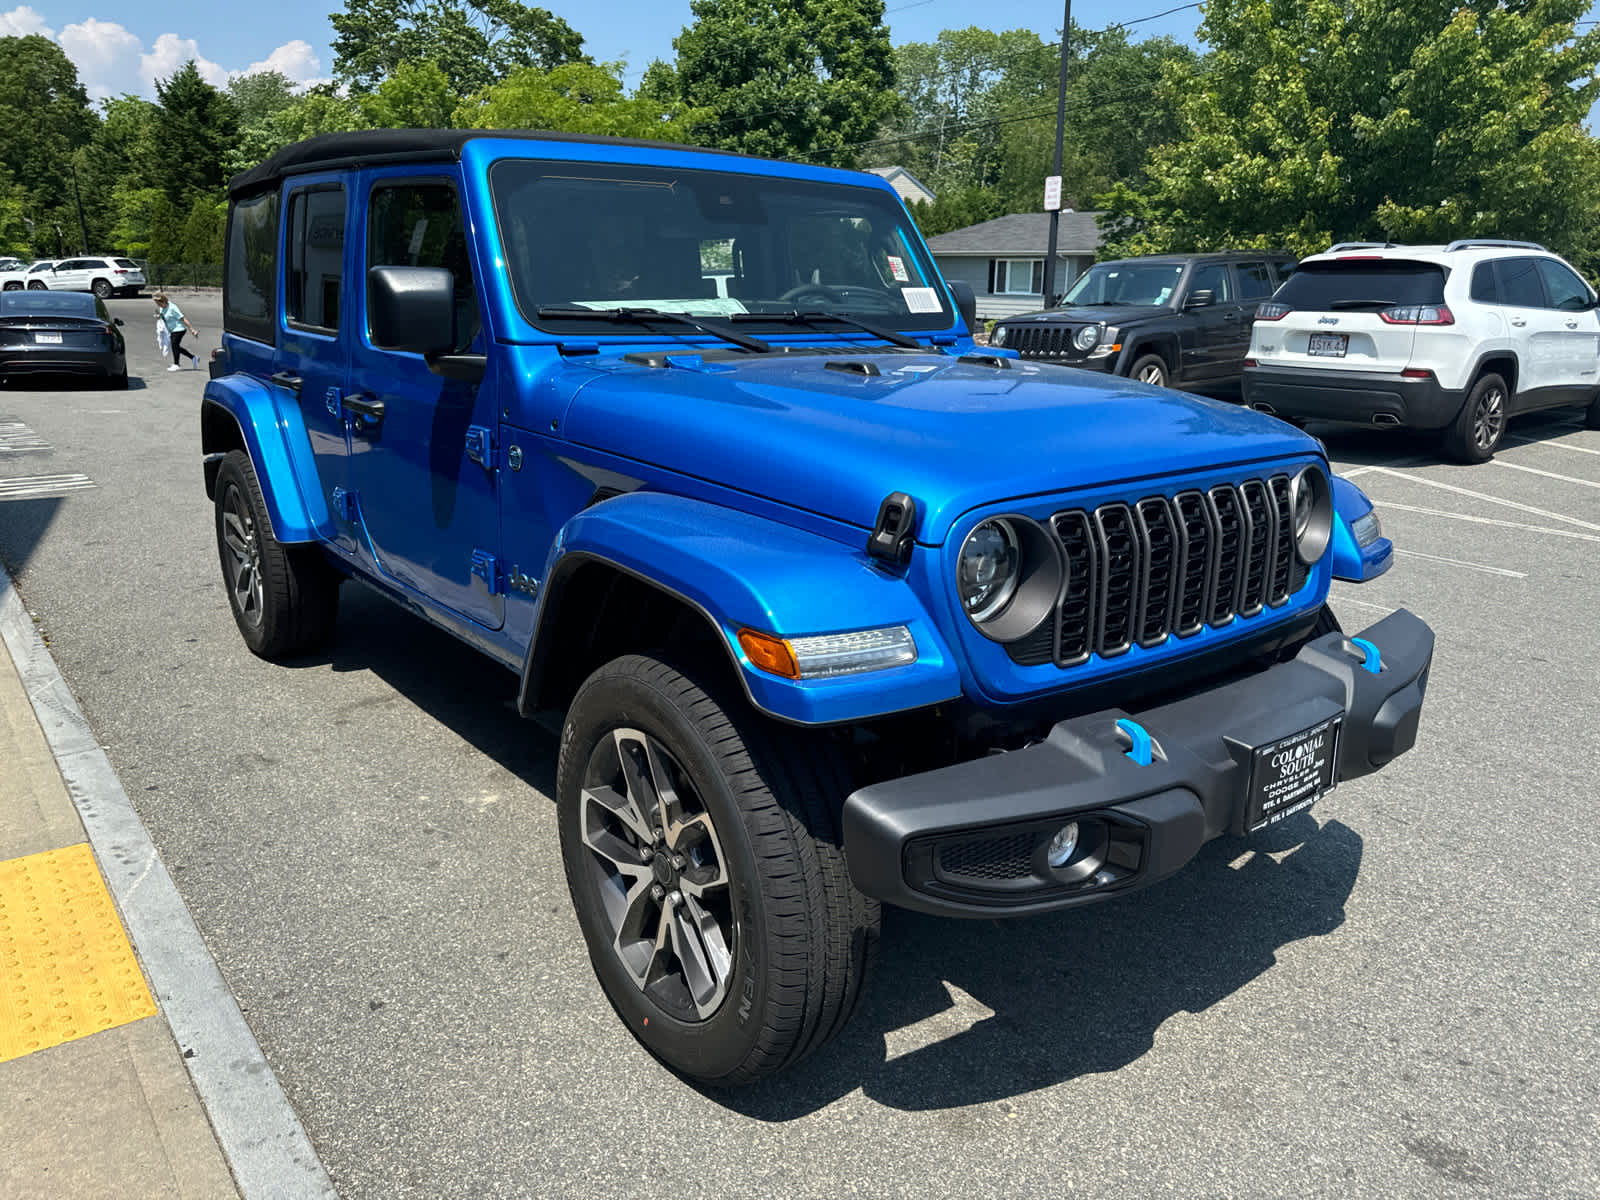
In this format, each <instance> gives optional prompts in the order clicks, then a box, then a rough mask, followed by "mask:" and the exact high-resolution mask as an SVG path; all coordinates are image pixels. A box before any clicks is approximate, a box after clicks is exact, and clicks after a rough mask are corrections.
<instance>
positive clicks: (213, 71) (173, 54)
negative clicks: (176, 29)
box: [139, 33, 228, 90]
mask: <svg viewBox="0 0 1600 1200" xmlns="http://www.w3.org/2000/svg"><path fill="white" fill-rule="evenodd" d="M190 59H193V60H194V65H195V69H196V70H197V71H199V72H200V78H201V79H204V80H205V81H206V82H207V83H209V84H210V85H211V86H212V87H225V86H226V85H227V82H228V72H227V71H225V70H223V69H222V68H221V67H220V66H218V65H217V64H216V63H214V62H212V61H211V60H210V59H209V58H204V57H202V56H201V54H200V45H199V43H198V42H196V41H195V40H194V39H193V38H181V37H179V36H178V35H177V34H175V33H163V34H162V35H161V36H160V37H158V38H156V44H155V45H154V46H153V47H151V50H150V53H149V54H141V55H139V76H140V78H141V79H142V80H144V81H145V82H146V83H148V84H149V85H150V87H151V89H152V90H153V89H154V87H155V81H156V80H158V79H170V78H171V77H172V74H173V72H175V71H177V69H178V68H179V67H181V66H183V64H184V63H186V62H188V61H189V60H190Z"/></svg>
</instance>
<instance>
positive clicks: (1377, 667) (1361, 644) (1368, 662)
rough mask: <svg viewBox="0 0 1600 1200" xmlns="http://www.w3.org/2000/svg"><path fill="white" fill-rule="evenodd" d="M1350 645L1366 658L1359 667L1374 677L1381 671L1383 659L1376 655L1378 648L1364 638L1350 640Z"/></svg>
mask: <svg viewBox="0 0 1600 1200" xmlns="http://www.w3.org/2000/svg"><path fill="white" fill-rule="evenodd" d="M1350 644H1351V645H1352V646H1354V647H1355V648H1356V649H1357V650H1359V651H1361V653H1362V654H1363V655H1365V656H1366V659H1365V661H1364V662H1363V663H1362V664H1361V665H1362V666H1364V667H1365V668H1366V669H1367V670H1369V671H1371V672H1372V673H1373V674H1374V675H1377V674H1378V673H1379V672H1381V671H1382V670H1383V658H1382V656H1380V655H1379V654H1378V648H1377V647H1376V646H1374V645H1373V644H1372V643H1371V642H1369V641H1367V639H1366V638H1351V639H1350Z"/></svg>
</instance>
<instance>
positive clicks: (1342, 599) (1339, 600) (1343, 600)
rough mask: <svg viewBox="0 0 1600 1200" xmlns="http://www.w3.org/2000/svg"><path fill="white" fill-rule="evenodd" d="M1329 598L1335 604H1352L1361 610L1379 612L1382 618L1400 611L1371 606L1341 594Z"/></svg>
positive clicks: (1367, 602)
mask: <svg viewBox="0 0 1600 1200" xmlns="http://www.w3.org/2000/svg"><path fill="white" fill-rule="evenodd" d="M1330 598H1331V599H1332V600H1333V602H1334V603H1335V604H1354V605H1357V606H1358V607H1361V608H1370V609H1372V610H1373V611H1374V612H1381V613H1382V614H1383V615H1384V616H1388V615H1389V614H1390V613H1392V612H1399V611H1400V610H1399V609H1397V608H1390V607H1389V606H1388V605H1387V604H1373V603H1372V602H1371V601H1369V600H1357V599H1356V598H1355V597H1354V596H1346V595H1345V594H1344V593H1343V592H1334V593H1333V595H1332V597H1330Z"/></svg>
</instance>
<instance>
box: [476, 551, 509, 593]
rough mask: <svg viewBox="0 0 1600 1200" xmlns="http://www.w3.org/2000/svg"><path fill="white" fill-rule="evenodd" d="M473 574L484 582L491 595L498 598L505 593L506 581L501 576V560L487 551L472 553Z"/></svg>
mask: <svg viewBox="0 0 1600 1200" xmlns="http://www.w3.org/2000/svg"><path fill="white" fill-rule="evenodd" d="M472 573H473V574H474V575H476V576H477V577H478V578H479V579H481V580H483V586H484V588H485V589H487V591H488V593H489V595H491V596H498V595H500V593H502V592H503V591H505V580H504V579H502V578H501V576H500V560H499V559H497V558H496V557H495V556H494V555H492V554H490V553H489V552H488V551H487V550H474V551H473V552H472Z"/></svg>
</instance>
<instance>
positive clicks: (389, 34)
mask: <svg viewBox="0 0 1600 1200" xmlns="http://www.w3.org/2000/svg"><path fill="white" fill-rule="evenodd" d="M328 20H329V21H331V22H332V23H333V29H334V39H333V73H334V75H335V77H337V78H338V79H339V80H340V81H341V82H344V83H347V84H348V85H349V86H350V90H351V91H352V92H353V93H355V94H357V95H360V94H362V93H365V92H370V91H373V90H375V89H376V88H377V87H378V85H379V84H380V83H381V82H382V81H383V80H384V79H386V78H388V77H389V76H390V75H392V74H393V73H394V71H395V68H396V67H398V66H399V65H400V64H401V63H421V62H428V63H433V64H435V65H436V66H438V67H439V69H440V70H442V71H443V72H444V74H445V77H446V78H447V79H448V80H449V81H450V90H451V91H452V92H454V93H455V94H456V95H459V96H465V95H470V94H472V93H474V92H478V91H481V90H482V89H484V88H486V87H488V86H489V85H490V84H492V83H495V82H497V81H498V80H501V79H503V78H505V77H506V76H507V75H508V74H510V73H511V72H512V71H515V70H518V69H519V68H524V67H545V68H549V67H555V66H559V65H560V64H562V63H565V62H577V61H585V56H584V53H583V37H582V35H581V34H579V33H578V32H577V30H575V29H573V28H572V26H570V25H568V24H567V23H566V22H565V21H563V20H562V19H561V18H560V17H558V16H555V15H554V14H553V13H551V12H550V11H549V10H548V9H543V8H530V7H529V6H527V5H525V4H519V3H517V0H345V6H344V11H343V12H336V13H330V14H329V16H328Z"/></svg>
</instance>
